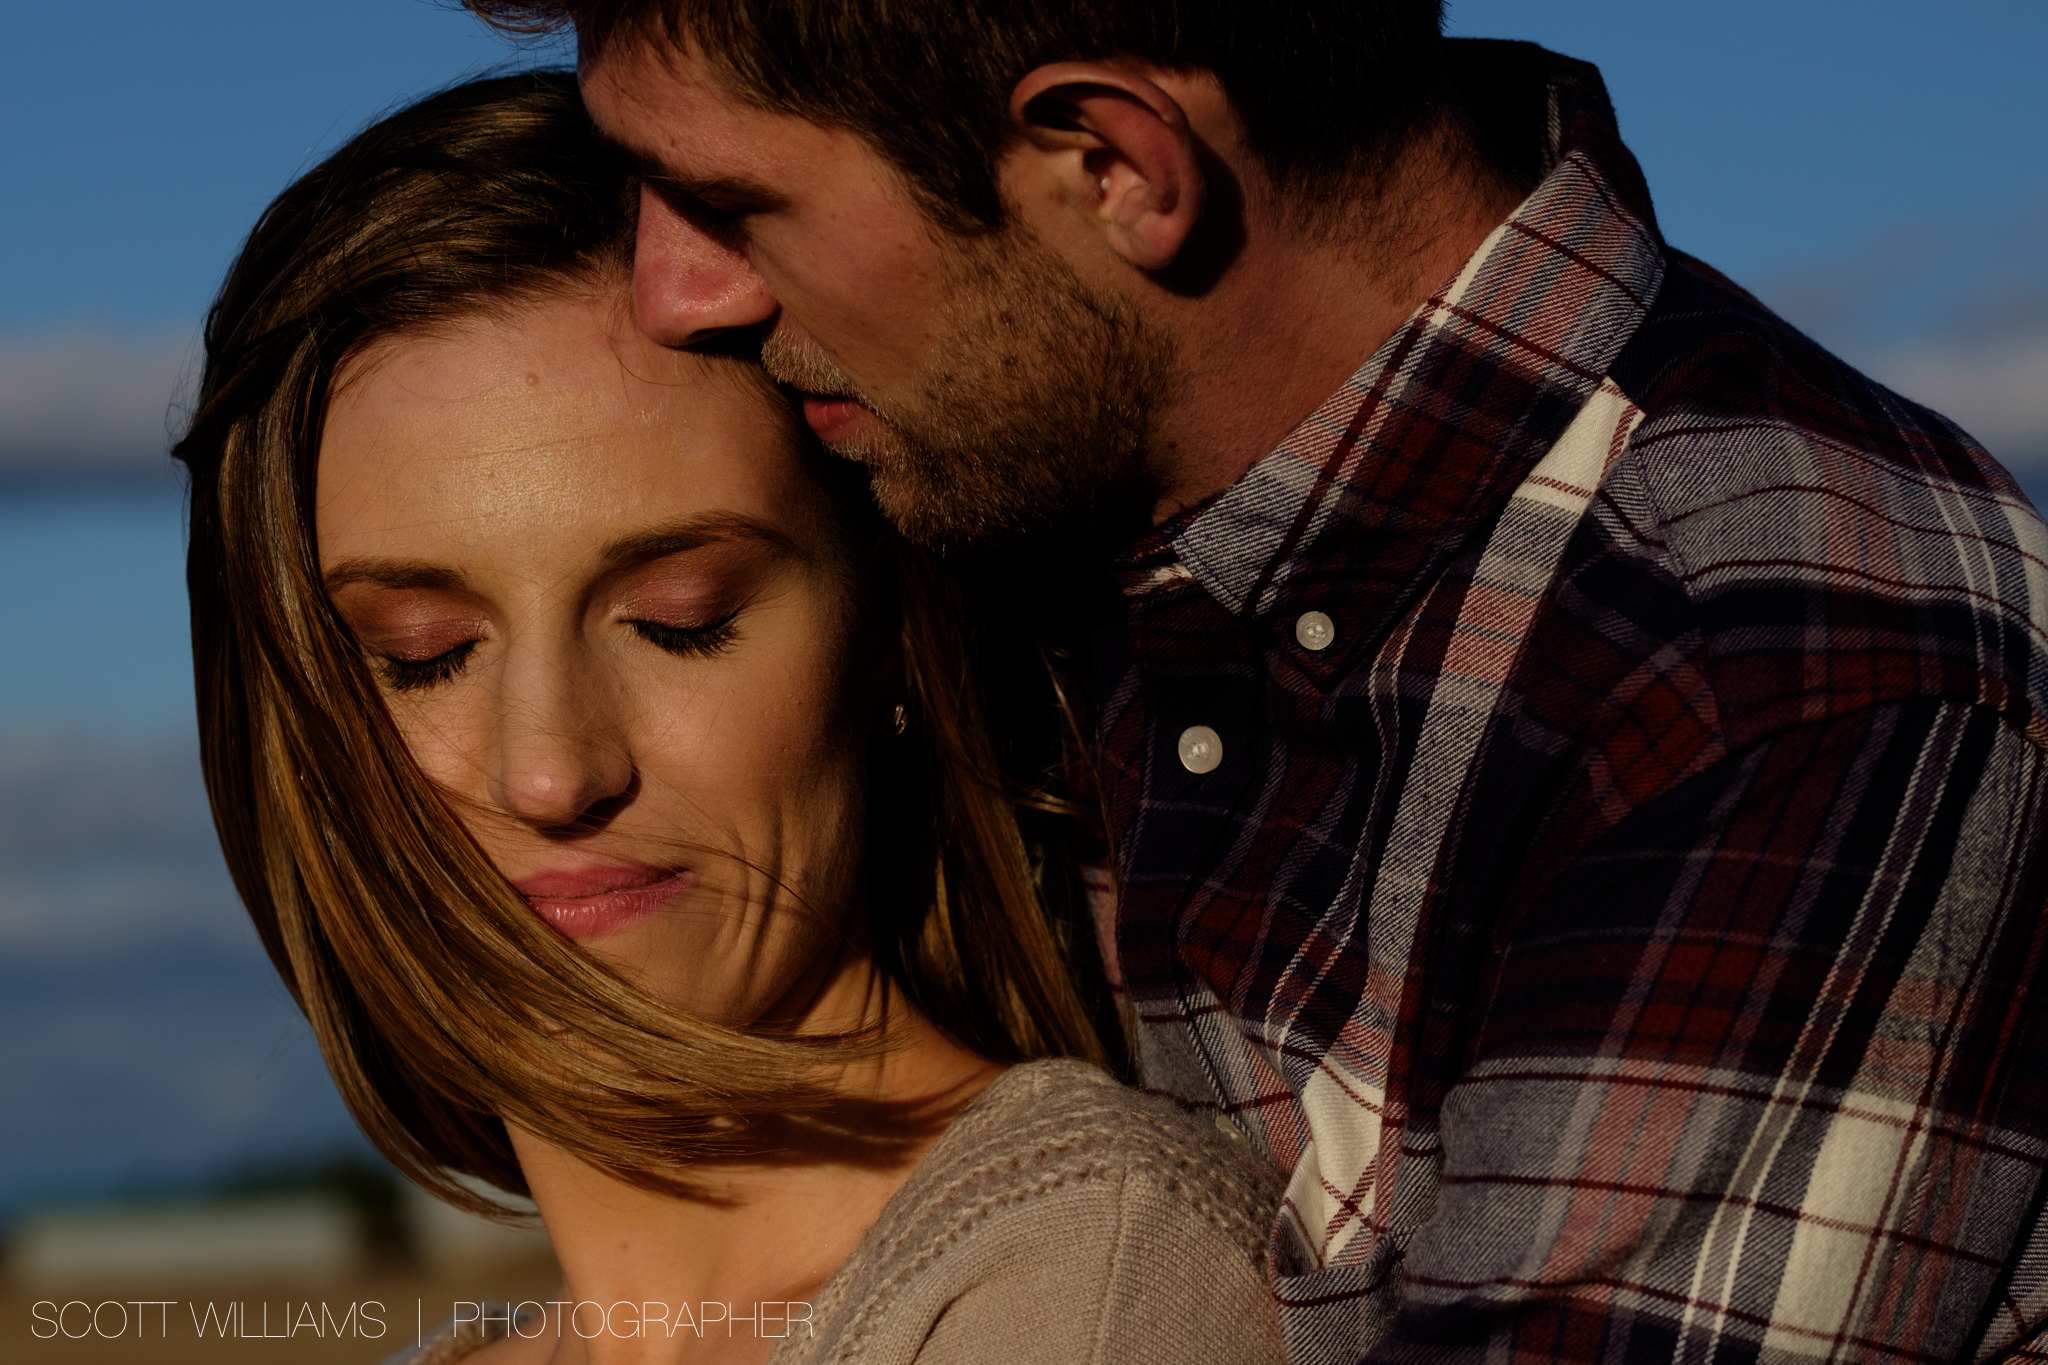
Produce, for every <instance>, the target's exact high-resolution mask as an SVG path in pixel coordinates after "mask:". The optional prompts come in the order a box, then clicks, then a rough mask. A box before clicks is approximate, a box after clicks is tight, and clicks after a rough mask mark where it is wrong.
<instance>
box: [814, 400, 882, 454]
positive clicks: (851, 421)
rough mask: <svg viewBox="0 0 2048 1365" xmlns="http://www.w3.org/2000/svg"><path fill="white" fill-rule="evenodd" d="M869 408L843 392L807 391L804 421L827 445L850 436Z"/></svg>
mask: <svg viewBox="0 0 2048 1365" xmlns="http://www.w3.org/2000/svg"><path fill="white" fill-rule="evenodd" d="M866 413H867V409H866V408H864V407H862V406H861V405H860V401H859V400H858V399H854V398H848V397H846V396H845V395H843V394H829V393H807V394H805V395H804V421H806V422H808V423H810V426H811V430H812V431H814V432H816V433H817V434H818V439H819V440H821V441H823V442H825V443H826V444H827V445H830V444H832V443H833V442H835V441H844V440H846V439H848V438H850V437H851V436H852V435H853V433H854V430H855V428H856V427H858V426H859V424H860V422H861V421H862V419H863V418H864V417H865V415H866Z"/></svg>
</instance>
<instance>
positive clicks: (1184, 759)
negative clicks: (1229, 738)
mask: <svg viewBox="0 0 2048 1365" xmlns="http://www.w3.org/2000/svg"><path fill="white" fill-rule="evenodd" d="M1222 763H1223V736H1221V735H1219V734H1217V733H1216V732H1215V731H1214V730H1211V729H1210V728H1209V727H1208V726H1206V725H1190V726H1189V727H1188V728H1187V729H1185V730H1183V731H1181V732H1180V766H1181V767H1183V768H1186V769H1187V770H1188V771H1189V772H1191V773H1195V774H1198V775H1199V774H1201V773H1213V772H1215V771H1216V769H1217V768H1219V767H1220V766H1222Z"/></svg>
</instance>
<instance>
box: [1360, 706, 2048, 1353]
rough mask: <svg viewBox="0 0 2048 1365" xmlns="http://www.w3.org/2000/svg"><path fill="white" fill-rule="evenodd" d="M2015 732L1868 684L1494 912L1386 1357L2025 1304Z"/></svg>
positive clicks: (1988, 1340)
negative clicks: (1846, 710)
mask: <svg viewBox="0 0 2048 1365" xmlns="http://www.w3.org/2000/svg"><path fill="white" fill-rule="evenodd" d="M2044 767H2048V765H2044V758H2043V755H2042V753H2041V751H2040V750H2039V749H2037V748H2036V747H2035V746H2034V745H2033V744H2031V743H2029V742H2028V741H2027V740H2026V738H2025V737H2024V736H2023V735H2021V734H2020V733H2018V732H2017V731H2016V730H2015V729H2014V728H2013V727H2012V726H2011V724H2010V722H2009V721H2007V720H2006V719H2004V718H2003V717H2001V716H2000V715H1998V714H1996V713H1995V712H1993V711H1991V710H1989V709H1987V708H1981V707H1974V706H1968V705H1961V704H1954V703H1946V702H1939V701H1917V702H1912V703H1906V704H1900V705H1892V706H1883V707H1874V708H1871V709H1869V710H1867V711H1863V712H1859V713H1856V714H1853V715H1849V716H1845V717H1840V718H1837V719H1834V720H1831V721H1828V722H1826V723H1823V724H1816V725H1812V726H1808V727H1803V728H1799V729H1795V730H1792V731H1789V732H1786V733H1783V734H1780V735H1778V736H1776V737H1774V738H1771V739H1768V740H1765V741H1762V742H1760V743H1758V744H1756V745H1755V746H1753V747H1752V748H1749V749H1747V750H1744V751H1741V752H1738V753H1736V754H1734V755H1732V756H1731V757H1729V758H1728V759H1726V760H1725V761H1723V762H1721V763H1720V764H1718V765H1717V766H1716V767H1714V768H1713V769H1711V770H1709V771H1707V772H1705V773H1703V774H1701V775H1699V776H1697V777H1695V778H1692V779H1690V780H1688V781H1686V782H1685V783H1684V784H1683V785H1681V786H1679V787H1678V788H1676V789H1675V790H1673V791H1671V792H1669V793H1667V794H1666V795H1665V796H1663V797H1662V798H1660V799H1658V800H1656V801H1655V802H1654V803H1652V804H1650V805H1646V806H1644V807H1641V808H1639V809H1637V810H1636V811H1634V812H1632V813H1631V814H1629V815H1627V816H1626V817H1624V818H1623V819H1622V821H1621V822H1620V823H1619V824H1617V825H1615V826H1614V827H1613V828H1612V829H1611V830H1609V831H1608V832H1607V833H1606V834H1605V835H1604V836H1602V837H1601V838H1600V839H1599V840H1597V841H1596V842H1595V843H1593V844H1592V845H1591V846H1589V847H1588V848H1587V849H1586V850H1585V852H1584V853H1583V854H1582V855H1580V856H1578V857H1577V858H1576V859H1575V860H1574V861H1573V862H1572V863H1571V864H1570V866H1569V867H1568V868H1567V869H1566V870H1565V871H1564V873H1563V874H1562V875H1561V876H1559V877H1558V878H1557V879H1556V880H1554V881H1552V882H1551V883H1550V884H1549V885H1548V886H1547V887H1546V888H1545V889H1544V890H1543V891H1542V892H1541V894H1540V895H1538V896H1537V897H1536V898H1535V899H1534V900H1533V901H1532V902H1530V903H1529V904H1528V906H1527V908H1526V909H1525V910H1523V911H1522V912H1520V913H1519V914H1517V915H1516V916H1515V917H1514V919H1513V921H1512V922H1511V923H1509V924H1506V925H1504V926H1502V927H1501V929H1500V931H1499V933H1498V935H1497V938H1496V947H1495V951H1494V954H1493V956H1492V959H1491V967H1490V971H1489V975H1488V976H1487V978H1486V979H1485V981H1484V983H1483V985H1482V987H1481V991H1480V999H1479V1002H1478V1006H1479V1008H1478V1022H1477V1025H1476V1030H1475V1032H1474V1034H1473V1035H1472V1036H1471V1041H1470V1042H1469V1043H1468V1047H1467V1056H1468V1064H1467V1066H1466V1067H1465V1069H1464V1070H1463V1072H1462V1073H1461V1075H1460V1077H1459V1079H1458V1080H1457V1082H1456V1084H1455V1085H1454V1086H1453V1087H1452V1088H1451V1090H1450V1091H1449V1092H1448V1093H1447V1095H1446V1097H1445V1103H1444V1108H1443V1111H1442V1122H1441V1136H1442V1144H1443V1145H1442V1162H1443V1169H1442V1183H1441V1191H1440V1196H1439V1203H1438V1206H1437V1209H1436V1212H1435V1214H1434V1215H1433V1216H1432V1217H1431V1218H1430V1220H1429V1221H1428V1222H1427V1223H1425V1224H1424V1225H1423V1227H1422V1228H1421V1229H1420V1230H1419V1231H1418V1232H1417V1234H1416V1235H1415V1237H1414V1238H1413V1240H1412V1241H1411V1243H1410V1244H1409V1246H1408V1247H1407V1248H1406V1249H1405V1255H1404V1258H1403V1261H1402V1263H1401V1265H1400V1267H1399V1271H1398V1273H1399V1274H1400V1275H1401V1276H1402V1285H1401V1296H1400V1302H1401V1307H1400V1309H1399V1311H1398V1313H1397V1315H1396V1317H1395V1320H1394V1322H1393V1324H1392V1326H1391V1328H1390V1329H1389V1333H1388V1335H1387V1336H1386V1337H1385V1338H1384V1339H1383V1340H1381V1341H1380V1342H1379V1343H1378V1344H1377V1346H1376V1347H1375V1348H1374V1350H1373V1352H1372V1354H1371V1356H1370V1358H1371V1359H1372V1360H1374V1361H1388V1362H1392V1361H1416V1362H1422V1361H1430V1362H1445V1361H1453V1360H1457V1361H1464V1360H1471V1361H1479V1360H1482V1359H1484V1360H1488V1361H1496V1360H1508V1359H1513V1360H1517V1361H1528V1360H1558V1361H1585V1362H1588V1365H1590V1363H1591V1362H1595V1361H1599V1362H1604V1363H1606V1365H1612V1363H1614V1362H1623V1361H1627V1362H1635V1361H1672V1360H1687V1361H1693V1360H1700V1361H1704V1360H1709V1359H1713V1360H1743V1361H1757V1360H1769V1361H1800V1360H1807V1359H1813V1360H1820V1359H1828V1360H1832V1361H1844V1360H1854V1361H1909V1360H1910V1361H1936V1360H1940V1361H1948V1360H1971V1359H1980V1360H1981V1359H1990V1358H1997V1357H2000V1356H2003V1355H2005V1354H2006V1353H2008V1352H2011V1351H2014V1350H2015V1349H2020V1348H2019V1347H2018V1343H2020V1342H2022V1341H2024V1340H2025V1339H2027V1338H2028V1337H2030V1336H2032V1335H2033V1334H2034V1333H2035V1332H2036V1331H2037V1330H2038V1329H2039V1328H2040V1327H2041V1325H2042V1324H2043V1323H2044V1321H2048V1232H2044V1230H2043V1229H2042V1228H2041V1226H2040V1222H2041V1220H2040V1203H2041V1198H2042V1171H2043V1164H2044V1152H2048V1142H2044V1139H2048V1020H2044V1014H2048V994H2044V993H2043V992H2042V991H2040V990H2037V989H2036V986H2037V978H2038V976H2039V974H2040V972H2041V969H2042V962H2043V957H2044V949H2048V932H2044V911H2043V902H2044V896H2048V891H2044V888H2048V846H2044V787H2048V780H2044V779H2048V772H2044Z"/></svg>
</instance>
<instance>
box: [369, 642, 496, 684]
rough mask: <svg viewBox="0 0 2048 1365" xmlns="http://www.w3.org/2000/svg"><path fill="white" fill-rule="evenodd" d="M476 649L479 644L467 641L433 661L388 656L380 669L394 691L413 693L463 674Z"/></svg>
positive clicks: (382, 660)
mask: <svg viewBox="0 0 2048 1365" xmlns="http://www.w3.org/2000/svg"><path fill="white" fill-rule="evenodd" d="M475 649H476V641H474V640H464V641H463V642H462V643H461V644H459V645H457V646H455V648H453V649H451V650H449V651H448V652H447V653H445V654H436V655H435V656H434V657H433V658H431V659H394V658H392V657H390V656H389V655H386V656H385V657H383V658H382V659H379V660H378V661H377V667H378V670H379V671H380V672H382V673H383V675H384V682H385V684H386V685H387V686H389V687H390V688H391V690H392V691H394V692H411V691H414V690H415V689H417V688H422V687H432V686H434V685H435V684H436V683H444V682H447V681H448V680H449V679H450V678H452V677H454V676H455V675H456V674H457V673H460V672H461V671H462V666H463V665H464V664H466V663H468V662H469V656H470V654H471V653H472V652H473V651H474V650H475Z"/></svg>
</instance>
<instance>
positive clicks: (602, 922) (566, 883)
mask: <svg viewBox="0 0 2048 1365" xmlns="http://www.w3.org/2000/svg"><path fill="white" fill-rule="evenodd" d="M696 880H697V874H696V873H694V872H692V871H690V870H689V869H688V868H686V867H586V868H575V869H566V870H562V871H556V872H536V873H534V874H533V875H532V876H530V877H522V878H521V879H520V880H519V881H517V882H515V883H513V886H514V888H515V889H516V890H517V891H518V892H519V894H520V895H522V896H524V897H526V903H527V904H528V905H530V906H532V907H533V912H534V913H535V914H536V915H539V916H540V917H541V918H542V919H544V920H546V921H547V922H548V923H549V924H552V925H554V926H555V928H556V929H558V930H560V931H561V932H562V933H564V934H566V935H568V936H569V937H570V938H589V937H591V936H593V935H596V934H608V933H610V932H612V930H614V929H622V928H624V927H625V926H626V925H628V924H632V923H634V922H635V921H636V920H642V919H645V918H647V917H648V916H649V915H651V914H653V913H654V912H655V911H657V910H659V909H661V908H662V907H663V906H664V905H667V904H668V903H669V902H670V901H672V900H674V899H675V898H676V897H678V896H680V895H682V894H683V893H684V892H685V891H687V890H689V889H690V887H691V886H692V885H694V884H695V883H696Z"/></svg>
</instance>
